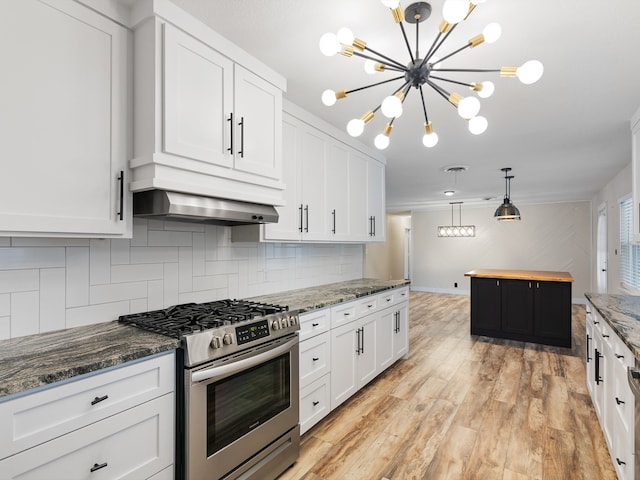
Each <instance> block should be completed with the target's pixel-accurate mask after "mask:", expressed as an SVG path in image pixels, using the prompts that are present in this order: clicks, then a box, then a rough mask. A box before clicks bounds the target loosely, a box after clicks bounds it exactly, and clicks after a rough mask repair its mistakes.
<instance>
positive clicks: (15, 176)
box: [0, 0, 131, 237]
mask: <svg viewBox="0 0 640 480" xmlns="http://www.w3.org/2000/svg"><path fill="white" fill-rule="evenodd" d="M128 41H129V40H128V33H127V31H126V29H125V28H123V27H121V26H119V25H117V24H116V23H114V22H112V21H110V20H108V19H106V18H105V17H103V16H101V15H99V14H97V13H95V12H94V11H92V10H89V9H88V8H85V7H83V6H82V5H80V4H77V3H75V2H70V1H59V0H58V1H56V0H50V1H44V0H43V1H37V0H21V1H17V2H15V1H3V2H0V58H2V76H1V79H0V85H1V88H0V106H1V107H0V111H1V112H2V113H1V115H0V156H1V157H2V165H3V169H2V175H0V229H1V231H0V235H20V236H44V235H46V236H69V237H71V236H82V237H86V236H98V237H118V236H130V235H131V230H130V228H131V218H130V210H129V205H130V195H129V194H128V193H127V183H128V181H129V178H128V177H129V174H128V171H127V167H126V162H127V160H128V158H127V157H128V152H127V149H128V148H127V128H128V116H127V95H128V93H127V90H128V83H129V79H128V67H127V56H128V53H127V50H128V48H129V47H128ZM121 172H124V176H123V177H122V176H121ZM120 178H122V180H120ZM121 198H122V200H121Z"/></svg>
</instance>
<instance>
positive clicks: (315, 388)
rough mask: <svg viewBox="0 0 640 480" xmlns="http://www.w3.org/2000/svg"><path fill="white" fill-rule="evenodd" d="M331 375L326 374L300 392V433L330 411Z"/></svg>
mask: <svg viewBox="0 0 640 480" xmlns="http://www.w3.org/2000/svg"><path fill="white" fill-rule="evenodd" d="M330 385H331V375H330V374H327V375H325V376H323V377H321V378H319V379H318V380H316V381H315V382H313V383H311V384H310V385H308V386H307V387H305V388H303V389H301V390H300V433H301V434H302V433H304V432H306V431H307V430H309V429H310V428H311V427H313V426H314V425H315V424H316V423H318V422H319V421H320V420H322V419H323V418H324V417H325V416H327V414H328V413H329V411H330V410H331V391H330V388H331V387H330Z"/></svg>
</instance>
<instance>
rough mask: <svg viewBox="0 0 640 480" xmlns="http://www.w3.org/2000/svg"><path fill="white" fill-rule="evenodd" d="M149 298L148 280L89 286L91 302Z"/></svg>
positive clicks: (92, 303)
mask: <svg viewBox="0 0 640 480" xmlns="http://www.w3.org/2000/svg"><path fill="white" fill-rule="evenodd" d="M136 298H147V282H123V283H112V284H109V285H92V286H91V287H89V303H90V304H91V305H94V304H96V303H110V302H120V301H122V300H134V299H136Z"/></svg>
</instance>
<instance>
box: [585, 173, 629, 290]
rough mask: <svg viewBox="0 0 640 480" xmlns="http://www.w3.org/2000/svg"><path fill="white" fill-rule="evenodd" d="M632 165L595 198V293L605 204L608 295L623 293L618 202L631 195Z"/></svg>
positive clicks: (593, 205) (593, 276) (593, 280)
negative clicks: (599, 228) (600, 211)
mask: <svg viewBox="0 0 640 480" xmlns="http://www.w3.org/2000/svg"><path fill="white" fill-rule="evenodd" d="M631 178H632V177H631V163H629V165H628V166H627V167H625V168H624V169H622V170H621V171H620V173H619V174H618V175H617V176H616V177H615V178H614V179H613V180H611V181H610V182H609V183H608V184H607V185H605V186H604V188H603V189H602V190H600V191H599V192H598V193H597V194H596V195H595V197H594V198H593V200H592V202H591V205H592V217H593V232H592V239H593V240H592V242H593V253H592V262H593V265H594V268H593V269H592V273H591V282H592V285H593V291H595V290H596V286H597V282H596V274H597V272H596V268H595V265H596V255H597V249H596V245H597V235H598V232H597V225H598V209H599V207H600V205H601V204H602V203H603V202H606V204H607V293H611V294H616V293H623V292H622V290H621V288H620V262H619V258H618V253H617V252H618V251H619V249H620V207H619V206H618V202H619V201H620V199H621V198H622V197H624V196H625V195H629V194H631V189H632V188H633V187H632V184H631ZM634 293H635V292H634Z"/></svg>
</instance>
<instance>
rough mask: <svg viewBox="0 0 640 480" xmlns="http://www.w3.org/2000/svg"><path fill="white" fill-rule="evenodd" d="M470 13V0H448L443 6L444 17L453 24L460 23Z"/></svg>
mask: <svg viewBox="0 0 640 480" xmlns="http://www.w3.org/2000/svg"><path fill="white" fill-rule="evenodd" d="M468 13H469V2H468V0H447V1H446V2H444V5H443V6H442V17H443V18H444V19H445V20H446V21H447V22H448V23H450V24H452V25H455V24H456V23H460V22H461V21H462V20H464V18H465V17H466V16H467V14H468Z"/></svg>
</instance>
